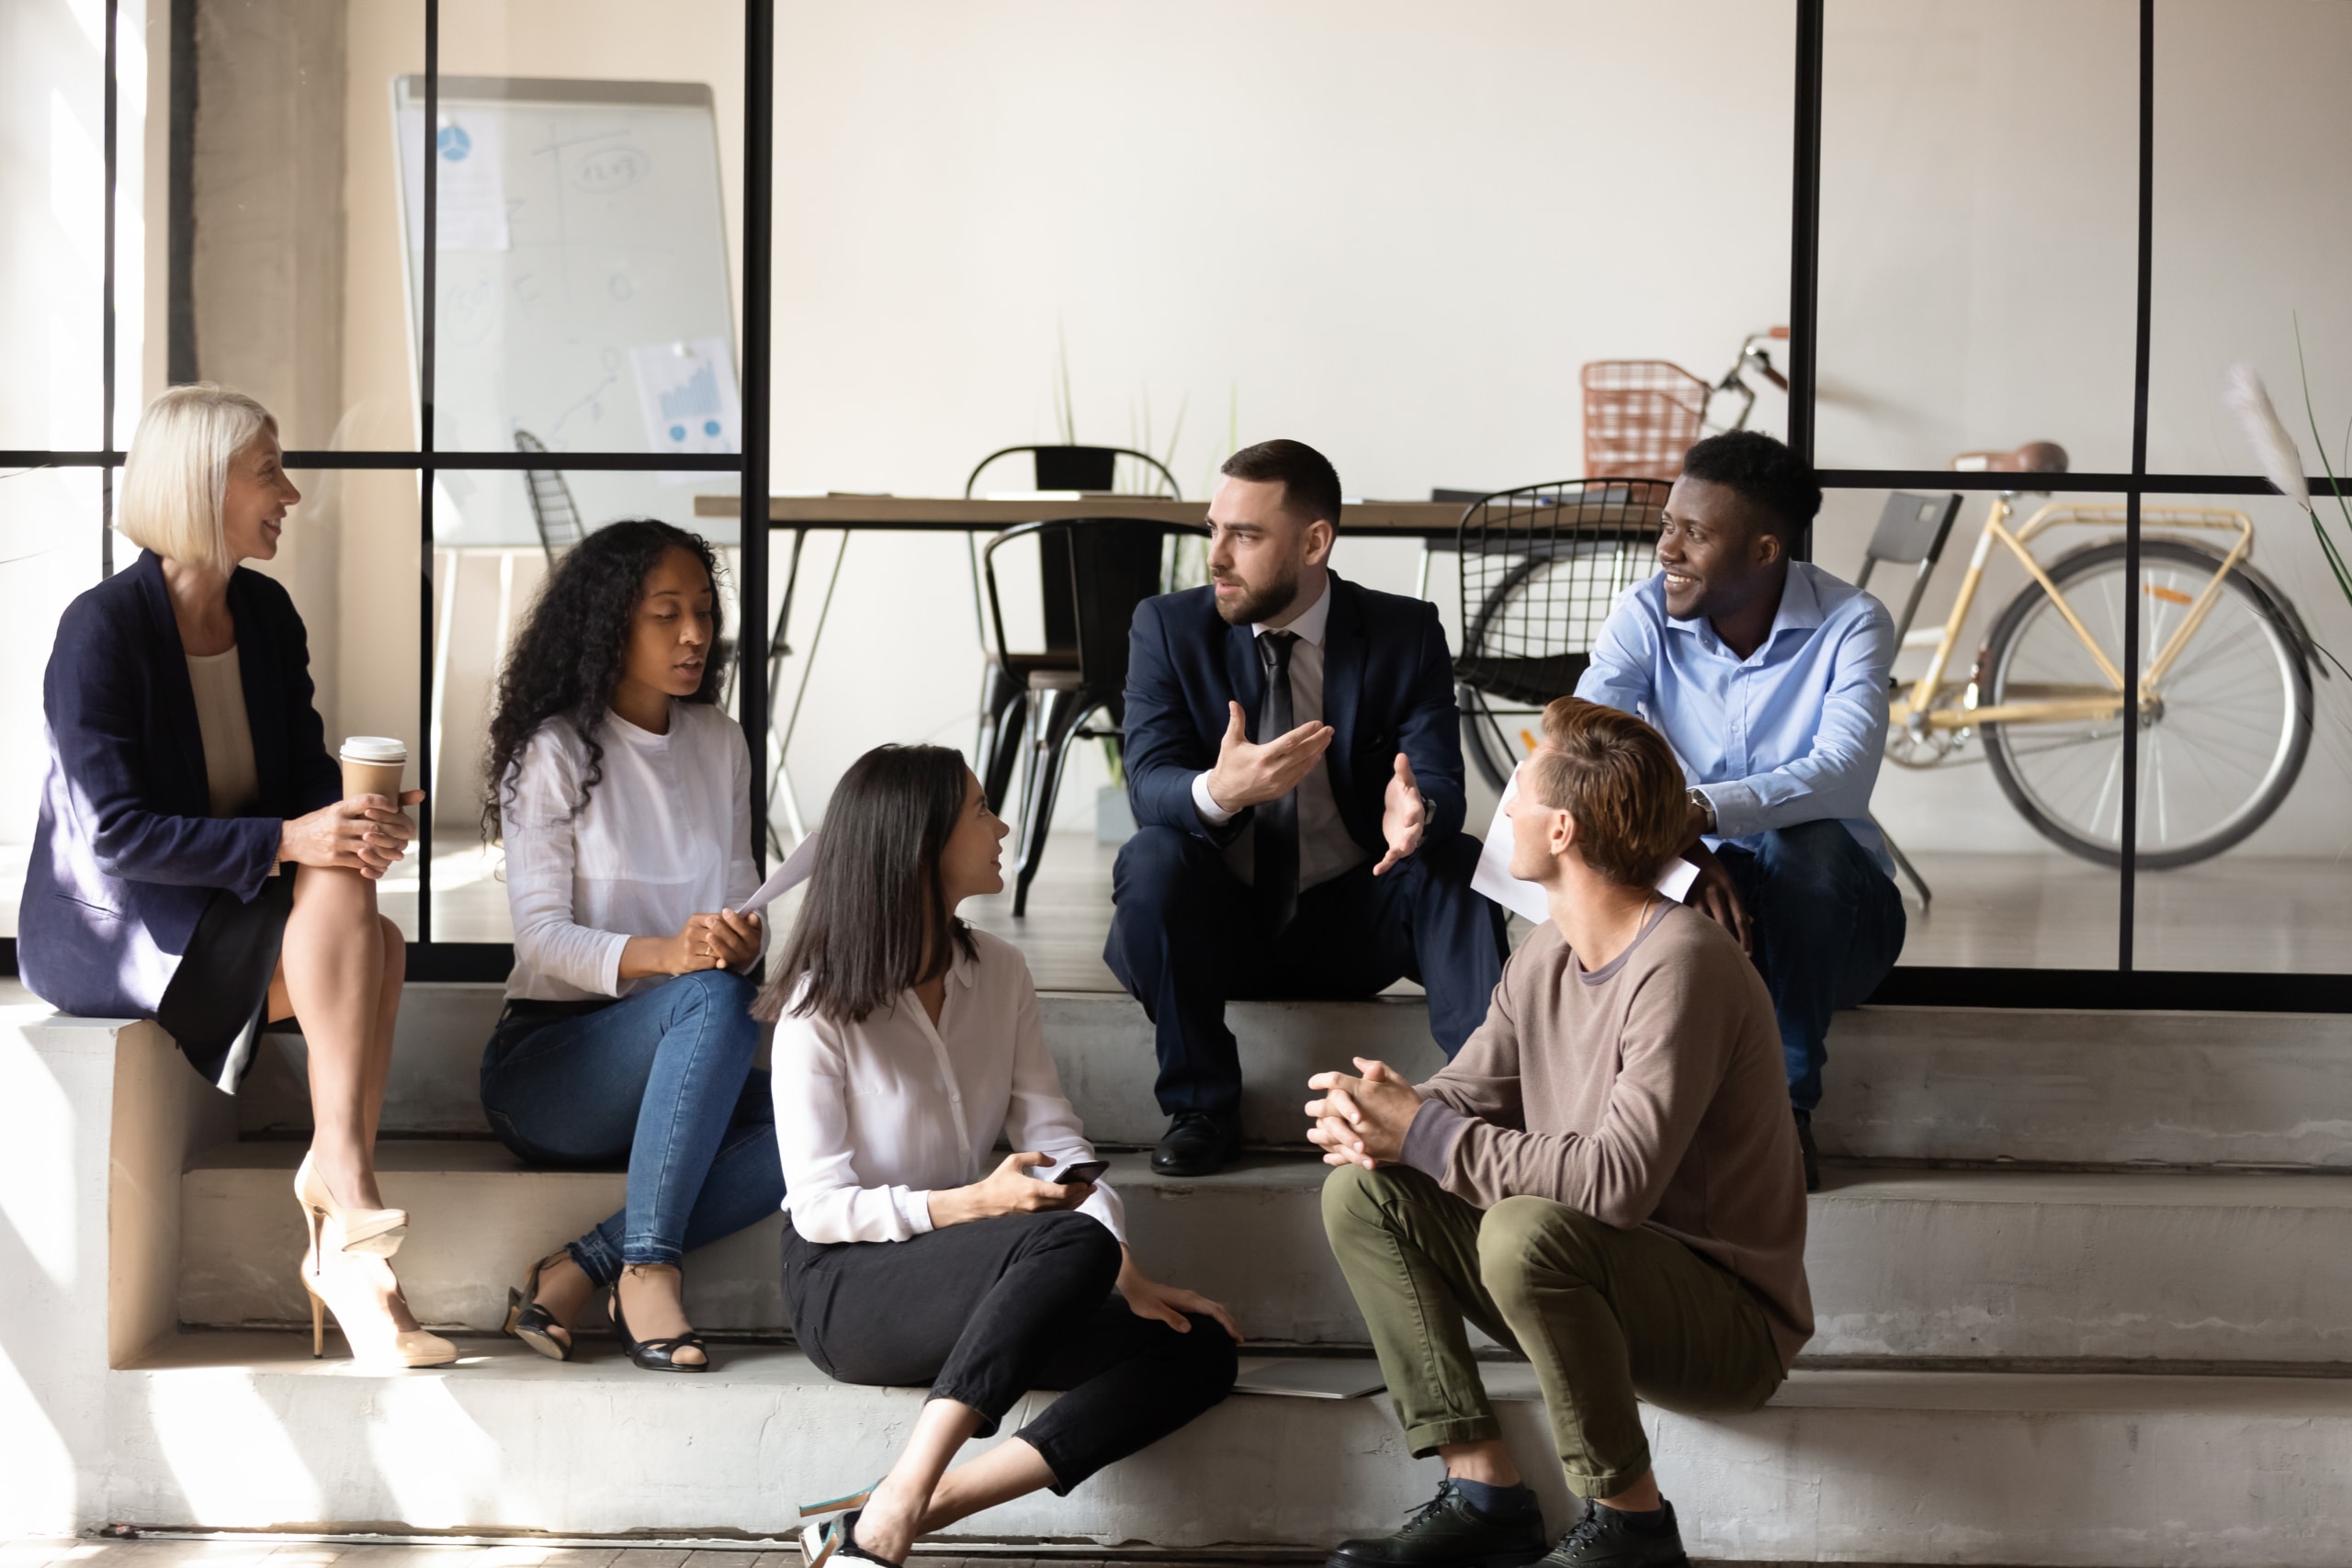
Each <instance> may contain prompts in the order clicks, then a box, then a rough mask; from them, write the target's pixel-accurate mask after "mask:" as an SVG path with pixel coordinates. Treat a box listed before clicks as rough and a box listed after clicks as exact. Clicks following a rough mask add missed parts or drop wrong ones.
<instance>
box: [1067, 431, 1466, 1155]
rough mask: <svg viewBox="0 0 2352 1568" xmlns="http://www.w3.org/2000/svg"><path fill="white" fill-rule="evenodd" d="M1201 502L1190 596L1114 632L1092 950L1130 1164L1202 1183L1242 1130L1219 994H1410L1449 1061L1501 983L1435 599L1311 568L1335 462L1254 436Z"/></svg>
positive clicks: (1329, 536) (1324, 560)
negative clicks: (1106, 856)
mask: <svg viewBox="0 0 2352 1568" xmlns="http://www.w3.org/2000/svg"><path fill="white" fill-rule="evenodd" d="M1223 472H1224V475H1225V479H1224V481H1223V482H1222V483H1221V484H1219V485H1218V487H1217V491H1216V499H1215V500H1214V501H1212V502H1210V504H1209V516H1208V522H1209V534H1210V541H1209V561H1208V564H1209V575H1210V578H1211V580H1212V581H1211V583H1210V586H1208V587H1206V588H1193V589H1188V590H1186V591H1184V592H1181V593H1169V594H1163V595H1161V596H1160V597H1159V598H1157V599H1147V600H1145V601H1144V602H1143V604H1140V605H1139V606H1137V607H1136V618H1135V626H1134V628H1133V630H1132V631H1131V632H1130V633H1129V647H1130V652H1129V654H1128V665H1127V691H1126V710H1127V711H1126V770H1127V794H1128V797H1129V799H1130V800H1131V801H1132V803H1133V805H1134V807H1135V818H1136V835H1135V837H1134V838H1132V839H1130V840H1127V843H1126V846H1125V848H1124V849H1122V850H1121V851H1120V852H1119V860H1118V865H1117V868H1116V869H1115V870H1114V872H1113V874H1112V883H1111V897H1112V901H1113V902H1114V904H1115V905H1116V906H1117V908H1116V909H1115V911H1114V914H1113V916H1112V921H1111V936H1110V940H1109V942H1106V943H1105V944H1104V946H1103V962H1104V963H1106V964H1109V965H1110V966H1111V969H1112V972H1113V973H1114V974H1115V975H1117V976H1119V979H1120V982H1121V983H1122V984H1123V985H1125V987H1127V989H1128V990H1129V991H1131V992H1133V993H1134V995H1135V998H1136V1000H1137V1001H1140V1002H1141V1003H1143V1005H1144V1010H1145V1011H1146V1012H1147V1013H1148V1014H1150V1015H1151V1019H1152V1022H1153V1024H1154V1026H1155V1029H1156V1031H1157V1040H1158V1046H1159V1085H1158V1092H1159V1108H1160V1109H1161V1110H1162V1111H1166V1112H1167V1113H1168V1115H1169V1116H1170V1119H1171V1120H1170V1126H1169V1129H1168V1134H1167V1135H1166V1136H1165V1137H1164V1138H1162V1139H1161V1140H1160V1143H1159V1148H1158V1149H1157V1150H1156V1151H1154V1153H1153V1155H1152V1158H1151V1163H1152V1168H1153V1169H1155V1170H1158V1171H1160V1172H1162V1173H1164V1174H1167V1175H1171V1176H1205V1175H1207V1174H1208V1173H1209V1172H1211V1171H1214V1170H1216V1169H1217V1168H1219V1167H1220V1166H1222V1165H1224V1164H1225V1163H1226V1162H1227V1160H1230V1159H1231V1158H1232V1157H1233V1156H1234V1155H1235V1154H1236V1153H1238V1151H1239V1148H1240V1144H1241V1063H1240V1057H1239V1055H1238V1051H1237V1050H1236V1048H1235V1043H1234V1039H1233V1032H1232V1031H1231V1030H1229V1029H1227V1027H1226V1024H1225V1004H1226V1000H1227V998H1230V997H1339V998H1359V997H1369V996H1372V995H1374V994H1375V993H1377V992H1379V991H1380V990H1382V989H1384V988H1385V987H1388V986H1390V985H1393V984H1394V983H1395V982H1396V981H1397V980H1398V979H1399V978H1401V977H1405V976H1410V977H1411V978H1413V979H1415V980H1418V981H1419V982H1420V983H1421V985H1422V986H1423V987H1426V988H1427V990H1428V992H1429V1001H1430V1033H1431V1034H1433V1035H1434V1036H1436V1039H1437V1043H1439V1045H1441V1046H1442V1047H1443V1048H1444V1050H1445V1053H1446V1055H1449V1056H1451V1055H1453V1053H1454V1052H1455V1051H1456V1050H1458V1049H1460V1047H1461V1045H1462V1043H1463V1042H1464V1040H1466V1039H1468V1038H1469V1036H1470V1032H1471V1031H1472V1030H1474V1029H1476V1027H1477V1026H1478V1023H1479V1022H1480V1021H1481V1020H1483V1019H1484V1018H1485V1017H1486V1014H1487V1000H1488V998H1489V997H1490V996H1491V995H1492V993H1493V991H1494V988H1495V982H1496V980H1497V979H1498V977H1499V976H1501V973H1502V960H1503V953H1504V943H1503V924H1502V913H1501V911H1500V910H1499V909H1498V908H1496V907H1495V906H1494V905H1492V904H1490V903H1489V902H1487V899H1486V897H1484V896H1483V895H1480V894H1477V893H1474V892H1472V891H1471V889H1470V874H1471V872H1472V870H1473V869H1474V868H1475V867H1476V864H1477V861H1478V840H1476V839H1473V838H1471V837H1469V836H1468V835H1466V834H1464V832H1463V831H1462V817H1463V811H1464V804H1465V803H1464V798H1463V789H1462V739H1461V730H1460V727H1459V716H1458V715H1457V713H1456V711H1455V708H1454V705H1453V661H1452V659H1451V657H1450V656H1449V655H1448V653H1447V650H1446V645H1445V631H1444V628H1443V627H1442V626H1441V625H1440V624H1439V622H1438V615H1437V609H1436V607H1435V606H1434V605H1431V604H1428V603H1426V602H1425V601H1422V600H1419V599H1407V598H1402V597H1400V596H1398V595H1397V594H1393V593H1378V592H1374V591H1372V590H1371V589H1368V588H1361V587H1358V586H1357V585H1356V584H1354V583H1352V582H1349V581H1344V580H1343V579H1341V578H1340V576H1339V575H1338V574H1337V573H1336V572H1334V571H1332V570H1330V559H1331V546H1332V541H1333V537H1334V536H1335V534H1336V532H1337V528H1338V524H1339V518H1340V476H1339V475H1338V473H1336V472H1335V471H1334V470H1333V469H1332V467H1331V465H1330V463H1329V461H1328V460H1326V459H1325V458H1324V457H1323V456H1322V455H1321V454H1320V453H1318V452H1317V451H1316V450H1315V449H1314V448H1312V447H1310V446H1304V445H1302V444H1301V443H1299V442H1295V441H1267V442H1261V443H1260V444H1259V445H1258V446H1250V447H1245V448H1244V449H1242V450H1241V451H1239V452H1237V453H1235V454H1234V455H1233V456H1232V457H1229V458H1227V460H1226V463H1225V467H1224V469H1223Z"/></svg>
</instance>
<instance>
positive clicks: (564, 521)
mask: <svg viewBox="0 0 2352 1568" xmlns="http://www.w3.org/2000/svg"><path fill="white" fill-rule="evenodd" d="M547 449H548V447H547V443H546V442H544V441H541V440H540V439H539V438H538V437H537V436H536V435H534V434H531V433H530V432H529V431H527V430H518V431H516V432H515V450H516V451H517V452H545V451H546V450H547ZM523 490H524V493H525V494H526V495H527V496H528V497H529V498H530V502H531V521H532V523H533V524H534V525H537V528H538V530H539V547H540V548H541V549H543V550H545V551H547V553H548V565H550V566H552V565H554V564H555V558H556V557H557V556H558V555H559V554H560V553H562V552H563V551H565V550H568V549H570V548H571V547H572V546H574V545H576V544H578V543H579V542H580V541H581V540H582V539H584V538H586V537H587V536H588V528H587V525H585V524H583V523H582V522H581V520H580V508H579V507H577V506H575V505H573V504H572V502H571V486H570V485H568V484H566V483H565V482H564V479H563V471H562V470H561V469H560V468H526V469H524V470H523Z"/></svg>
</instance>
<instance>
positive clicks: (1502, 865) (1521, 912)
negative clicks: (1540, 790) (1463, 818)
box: [1470, 770, 1699, 926]
mask: <svg viewBox="0 0 2352 1568" xmlns="http://www.w3.org/2000/svg"><path fill="white" fill-rule="evenodd" d="M1518 794H1519V773H1518V772H1517V771H1516V770H1514V771H1513V772H1512V773H1511V775H1510V778H1509V779H1508V780H1507V781H1505V782H1504V784H1503V797H1502V799H1501V800H1500V801H1499V802H1498V803H1497V805H1496V807H1495V819H1494V820H1493V821H1492V822H1490V823H1488V824H1487V841H1486V843H1485V844H1484V845H1483V846H1481V847H1480V849H1479V851H1478V869H1477V870H1476V871H1475V872H1473V873H1471V875H1470V886H1472V887H1474V888H1476V889H1477V890H1478V891H1479V892H1481V893H1483V894H1485V895H1486V896H1487V897H1489V898H1492V899H1493V900H1494V901H1495V902H1496V903H1498V904H1500V905H1501V906H1502V907H1503V908H1506V909H1509V910H1510V912H1511V913H1512V914H1514V915H1518V916H1521V918H1523V919H1527V920H1529V921H1531V922H1532V923H1533V924H1535V925H1539V926H1540V925H1542V924H1543V923H1544V921H1546V920H1548V919H1551V918H1552V907H1551V905H1550V904H1549V903H1548V902H1547V901H1546V900H1545V899H1544V889H1543V888H1541V887H1539V886H1536V885H1535V884H1534V883H1532V882H1521V880H1520V879H1519V878H1518V877H1516V876H1513V875H1512V874H1510V803H1511V800H1512V798H1513V797H1514V796H1516V795H1518ZM1698 880H1699V868H1698V867H1697V866H1695V865H1692V864H1691V863H1690V862H1689V861H1687V860H1684V859H1682V858H1681V857H1680V856H1679V855H1678V856H1677V857H1676V858H1674V859H1673V860H1670V861H1668V862H1667V863H1666V869H1665V870H1664V871H1662V872H1660V873H1659V874H1658V879H1657V890H1658V891H1659V892H1661V893H1663V894H1665V895H1666V896H1667V897H1669V898H1671V899H1673V900H1674V901H1675V902H1676V903H1678V904H1679V903H1681V902H1682V899H1683V896H1684V895H1685V894H1687V893H1689V892H1690V891H1691V884H1692V883H1693V882H1696V881H1698Z"/></svg>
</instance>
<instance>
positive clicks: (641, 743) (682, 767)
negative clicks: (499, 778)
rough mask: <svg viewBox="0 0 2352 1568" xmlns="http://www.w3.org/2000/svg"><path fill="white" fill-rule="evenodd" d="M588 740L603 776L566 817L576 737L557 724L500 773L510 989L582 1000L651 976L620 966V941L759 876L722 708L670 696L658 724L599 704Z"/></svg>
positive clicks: (709, 906) (725, 900) (716, 903)
mask: <svg viewBox="0 0 2352 1568" xmlns="http://www.w3.org/2000/svg"><path fill="white" fill-rule="evenodd" d="M597 739H599V740H600V741H601V742H602V743H603V745H604V748H605V770H604V771H605V776H604V778H603V779H602V780H600V781H599V782H598V784H597V785H596V788H595V790H594V793H592V794H591V795H589V797H588V804H587V806H586V807H584V808H582V810H581V812H580V814H579V815H578V816H577V817H574V816H572V815H571V810H572V807H573V805H574V803H576V802H577V801H578V800H579V799H580V781H581V779H582V777H584V776H585V775H586V773H587V771H588V747H587V744H586V743H585V742H584V741H582V739H581V738H580V735H579V732H578V731H576V730H574V729H573V728H571V725H570V724H567V723H564V722H562V721H560V720H553V721H550V722H549V723H548V724H546V725H544V726H542V727H541V728H540V729H539V731H538V733H537V734H536V735H534V736H532V737H531V739H530V742H529V744H528V745H526V747H525V748H524V750H523V754H522V756H521V757H520V758H519V759H517V760H516V761H515V765H514V767H513V768H512V769H510V770H509V772H508V774H507V779H506V787H505V792H504V794H503V795H502V796H501V799H500V802H499V811H500V818H501V821H502V824H503V827H504V829H505V838H506V903H507V908H509V910H510V911H512V913H513V915H514V918H515V968H514V971H513V973H512V974H510V975H509V976H507V979H506V994H507V996H508V997H510V998H518V997H519V998H531V999H535V1000H541V1001H582V1000H586V999H588V998H595V997H625V996H628V995H630V994H631V993H633V992H636V991H640V990H644V989H647V988H649V987H652V986H656V985H659V984H660V983H661V981H662V976H658V975H657V976H639V978H637V979H634V980H628V981H624V980H623V979H622V978H621V977H620V968H621V950H622V949H623V948H624V947H627V946H628V939H629V938H631V937H633V936H674V935H676V934H677V932H678V930H679V928H680V927H682V926H684V924H685V923H686V918H687V917H688V916H690V915H698V914H707V913H709V912H711V911H713V910H716V909H732V908H740V907H741V904H742V901H743V900H744V899H746V898H749V897H751V896H752V893H753V892H754V891H756V890H757V888H758V886H759V865H758V863H756V862H755V861H753V860H752V807H751V771H752V759H751V752H750V750H748V749H747V748H746V747H745V746H744V744H743V732H742V730H741V728H738V727H737V726H736V723H735V721H734V720H733V719H731V718H729V717H728V716H727V715H726V714H724V713H723V712H721V711H720V710H719V709H718V708H717V707H714V706H713V705H710V704H708V703H682V702H674V701H673V703H671V705H670V729H669V733H667V734H665V735H656V734H654V733H653V732H652V731H651V730H649V729H640V728H638V727H637V726H636V725H634V724H631V723H629V722H628V720H627V719H625V718H623V717H621V716H620V715H618V714H616V713H609V712H608V713H606V714H605V722H604V725H603V726H602V728H600V729H599V731H598V734H597Z"/></svg>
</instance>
